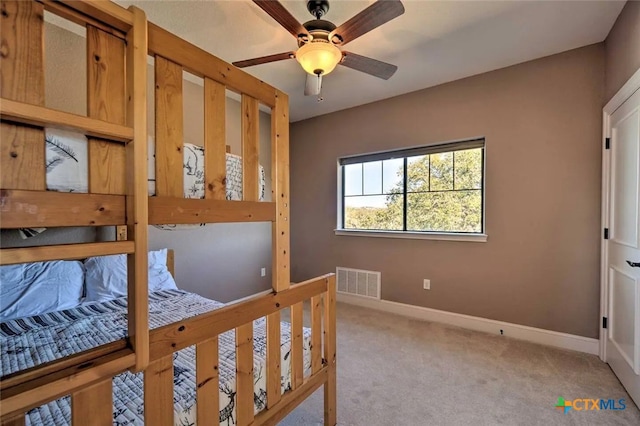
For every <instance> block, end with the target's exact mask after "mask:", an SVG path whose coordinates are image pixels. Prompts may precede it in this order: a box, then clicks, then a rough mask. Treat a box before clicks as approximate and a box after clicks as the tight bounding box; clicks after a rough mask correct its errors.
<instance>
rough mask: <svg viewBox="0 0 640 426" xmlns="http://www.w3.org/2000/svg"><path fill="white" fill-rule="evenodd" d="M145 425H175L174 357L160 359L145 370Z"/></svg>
mask: <svg viewBox="0 0 640 426" xmlns="http://www.w3.org/2000/svg"><path fill="white" fill-rule="evenodd" d="M144 423H145V424H147V425H154V426H156V425H157V426H163V425H164V426H172V425H173V356H172V355H169V356H166V357H163V358H160V359H159V360H157V361H154V362H152V363H151V364H149V366H148V367H147V369H146V370H144Z"/></svg>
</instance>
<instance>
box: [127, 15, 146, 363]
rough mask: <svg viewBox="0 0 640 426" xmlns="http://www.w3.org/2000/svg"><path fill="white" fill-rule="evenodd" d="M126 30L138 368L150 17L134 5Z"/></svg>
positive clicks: (141, 356)
mask: <svg viewBox="0 0 640 426" xmlns="http://www.w3.org/2000/svg"><path fill="white" fill-rule="evenodd" d="M129 11H130V12H131V13H132V14H133V27H132V28H131V30H129V32H128V33H127V54H126V69H127V99H128V107H127V124H128V125H129V126H132V127H133V129H134V140H133V142H131V143H129V144H127V175H126V176H127V196H126V201H127V235H128V238H129V240H133V242H134V244H135V253H134V254H130V255H128V256H127V261H128V268H127V270H128V273H129V287H128V297H129V305H128V308H129V318H128V320H129V341H130V343H131V345H132V346H133V348H134V350H135V354H136V364H135V371H141V370H143V369H144V368H145V367H146V366H147V365H148V364H149V312H148V311H149V308H148V306H149V296H148V286H149V284H148V272H147V271H148V257H147V248H148V241H147V232H148V227H149V226H148V223H149V209H148V197H147V176H148V171H147V18H146V16H145V14H144V12H143V11H142V10H140V9H138V8H137V7H135V6H131V7H130V8H129Z"/></svg>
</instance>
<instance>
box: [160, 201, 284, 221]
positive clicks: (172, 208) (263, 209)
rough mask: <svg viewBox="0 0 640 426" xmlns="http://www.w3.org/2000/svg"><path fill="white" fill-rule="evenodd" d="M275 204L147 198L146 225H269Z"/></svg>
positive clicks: (272, 217) (273, 216) (273, 215)
mask: <svg viewBox="0 0 640 426" xmlns="http://www.w3.org/2000/svg"><path fill="white" fill-rule="evenodd" d="M274 219H275V203H267V202H259V201H226V200H196V199H189V198H174V197H149V224H150V225H163V224H170V223H183V224H187V223H223V222H269V221H272V220H274Z"/></svg>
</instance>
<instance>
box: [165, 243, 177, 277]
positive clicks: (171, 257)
mask: <svg viewBox="0 0 640 426" xmlns="http://www.w3.org/2000/svg"><path fill="white" fill-rule="evenodd" d="M175 263H176V254H175V252H174V251H173V250H172V249H168V250H167V269H168V270H169V273H170V274H171V276H172V277H173V278H175V277H176V269H175V268H176V267H175Z"/></svg>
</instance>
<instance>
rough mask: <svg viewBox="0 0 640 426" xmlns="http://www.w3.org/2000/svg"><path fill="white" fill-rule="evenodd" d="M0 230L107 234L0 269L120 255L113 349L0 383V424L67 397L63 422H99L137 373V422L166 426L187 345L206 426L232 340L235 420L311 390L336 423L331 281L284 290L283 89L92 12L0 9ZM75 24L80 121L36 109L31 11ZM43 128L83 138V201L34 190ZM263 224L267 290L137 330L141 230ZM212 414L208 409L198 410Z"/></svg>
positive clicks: (154, 31) (329, 421)
mask: <svg viewBox="0 0 640 426" xmlns="http://www.w3.org/2000/svg"><path fill="white" fill-rule="evenodd" d="M0 5H1V8H2V26H1V27H0V33H1V34H0V35H1V37H2V45H3V58H2V60H1V62H0V75H1V82H2V86H1V88H0V96H1V99H0V117H1V119H2V123H1V137H0V226H1V227H2V228H3V229H15V228H26V227H67V226H117V227H126V228H125V229H126V232H122V233H119V235H120V236H121V237H122V240H119V241H111V242H95V243H82V244H67V245H55V246H41V247H28V248H13V249H1V250H0V264H2V265H7V264H16V263H24V262H35V261H45V260H54V259H80V258H86V257H89V256H100V255H110V254H119V253H125V254H127V257H128V271H129V277H128V278H129V285H128V298H129V304H128V309H129V315H128V321H129V324H128V329H129V337H128V338H127V339H125V340H122V341H117V342H113V343H110V344H107V345H103V346H100V347H98V348H95V349H92V350H90V351H86V352H82V353H79V354H76V355H73V356H70V357H67V358H63V359H60V360H57V361H53V362H49V363H45V364H41V365H39V366H37V367H34V368H31V369H27V370H22V371H20V372H18V373H15V374H11V375H7V376H5V377H2V379H1V380H0V421H1V423H2V424H3V425H23V424H24V423H25V413H26V412H27V411H29V410H30V409H32V408H34V407H38V406H40V405H42V404H45V403H47V402H49V401H52V400H55V399H57V398H60V397H62V396H65V395H71V413H72V423H73V424H87V421H88V419H90V420H89V422H90V424H94V425H111V424H112V415H113V413H112V412H113V401H112V377H113V376H115V375H117V374H119V373H121V372H123V371H126V370H131V371H134V372H141V371H143V372H144V387H145V392H144V404H145V413H144V417H145V423H146V424H149V425H154V426H156V425H172V424H173V417H174V414H173V364H172V356H173V354H174V352H176V351H179V350H181V349H183V348H186V347H188V346H191V345H195V346H196V376H197V379H196V382H197V388H196V395H197V421H198V423H199V424H218V421H219V420H218V418H219V413H218V407H219V401H218V382H219V378H218V371H217V363H216V366H214V367H211V365H212V363H211V362H206V360H217V359H218V338H217V337H218V335H219V334H221V333H224V332H226V331H229V330H235V334H236V360H237V364H236V370H237V371H236V392H237V395H236V422H237V424H238V425H241V426H244V425H261V424H276V423H277V422H278V421H280V420H281V419H282V418H284V417H285V416H286V415H287V414H288V413H289V412H291V411H292V410H293V409H294V408H295V407H296V406H297V405H298V404H299V403H300V402H302V401H303V400H304V399H306V398H307V397H308V396H309V395H310V394H311V393H313V392H314V391H315V390H316V389H318V388H319V387H321V386H324V407H325V410H324V423H325V425H335V424H336V322H335V315H336V313H335V277H334V276H333V274H329V275H325V276H322V277H318V278H315V279H312V280H309V281H306V282H304V283H301V284H297V285H290V267H289V266H290V265H289V238H290V237H289V229H290V227H289V127H288V126H289V115H288V114H289V111H288V108H289V107H288V97H287V95H286V94H284V93H283V92H281V91H279V90H277V89H275V88H273V87H271V86H269V85H268V84H266V83H264V82H261V81H259V80H258V79H256V78H254V77H252V76H251V75H249V74H247V73H245V72H243V71H241V70H239V69H237V68H235V67H233V66H231V65H229V64H227V63H225V62H224V61H222V60H220V59H218V58H216V57H214V56H212V55H210V54H208V53H206V52H205V51H203V50H201V49H199V48H197V47H195V46H193V45H191V44H189V43H188V42H186V41H184V40H182V39H180V38H178V37H176V36H175V35H173V34H171V33H169V32H167V31H165V30H163V29H162V28H160V27H158V26H156V25H154V24H151V23H148V22H147V20H146V17H145V14H144V12H143V11H142V10H140V9H138V8H136V7H130V8H129V9H124V8H122V7H120V6H117V5H115V4H113V3H110V2H108V1H68V0H59V1H58V0H32V1H15V0H0ZM45 10H46V11H49V12H52V13H54V14H57V15H59V16H61V17H63V18H65V19H68V20H70V21H72V22H75V23H77V24H80V25H82V26H84V27H86V30H87V33H86V34H87V37H86V39H87V81H88V84H87V92H88V93H87V95H88V96H87V116H86V117H85V116H79V115H75V114H70V113H67V112H63V111H59V110H54V109H51V108H48V107H46V106H45V103H44V60H43V57H44V55H43V39H44V37H43V29H44V25H43V14H44V11H45ZM148 55H151V56H153V57H154V61H155V85H154V87H155V111H154V113H155V117H156V120H155V121H156V128H155V135H156V145H155V150H156V152H155V154H156V196H154V197H148V196H147V175H148V173H147V143H146V141H147V109H148V106H147V93H146V90H147V56H148ZM183 71H187V72H189V73H192V74H194V75H196V76H198V77H201V78H203V80H204V105H205V139H204V147H205V199H202V200H200V199H185V198H184V194H183V168H182V162H183V159H182V156H183V154H182V149H183V123H182V120H183V118H182V117H183V111H182V81H183V80H182V78H183V77H182V72H183ZM226 89H230V90H232V91H234V92H236V93H239V94H240V95H241V98H242V101H241V103H242V105H241V112H242V132H241V134H242V162H243V200H242V201H227V200H226V199H225V198H226V197H225V196H226V188H225V182H226V162H225V153H226V152H227V149H226V146H225V145H226V144H225V96H226V95H225V90H226ZM259 104H263V105H266V106H267V107H269V108H271V129H272V138H271V139H272V142H271V158H272V164H271V169H272V188H273V190H272V200H273V201H272V202H259V201H258V190H259V189H258V171H259V165H258V154H259V151H258V149H259V141H258V134H259V133H258V123H259V110H258V106H259ZM44 127H57V128H66V129H69V128H70V129H74V130H77V131H79V132H82V133H84V134H86V135H87V136H88V138H89V142H88V143H89V151H88V152H89V193H87V194H78V193H56V192H49V191H47V190H46V179H45V147H44V131H43V128H44ZM258 221H269V222H271V223H272V229H273V239H272V241H273V247H272V251H273V279H272V287H273V292H272V293H270V294H268V295H263V296H254V297H252V298H249V299H247V300H244V301H241V302H238V303H235V304H232V305H229V306H226V307H224V308H221V309H218V310H215V311H212V312H208V313H205V314H202V315H198V316H195V317H192V318H189V319H186V320H183V321H180V322H177V323H174V324H170V325H167V326H164V327H160V328H157V329H154V330H149V325H148V295H147V268H148V265H147V242H148V238H147V232H148V225H150V224H166V223H173V224H193V223H204V222H209V223H220V222H258ZM309 299H310V300H311V330H312V331H311V333H312V335H311V344H312V346H311V374H310V375H309V376H307V377H305V376H304V371H303V334H302V329H303V327H302V317H303V315H302V314H303V303H304V301H306V300H309ZM286 308H290V309H291V327H292V349H291V358H292V360H291V366H292V367H291V368H292V389H291V390H289V391H287V392H285V393H282V392H281V384H280V380H281V374H280V357H281V353H280V350H281V349H280V311H281V310H282V309H286ZM260 317H266V318H267V336H268V338H267V408H266V409H265V410H263V411H262V412H260V413H259V414H257V415H255V416H254V394H253V343H252V342H253V321H254V320H255V319H258V318H260ZM212 407H213V409H212Z"/></svg>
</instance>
